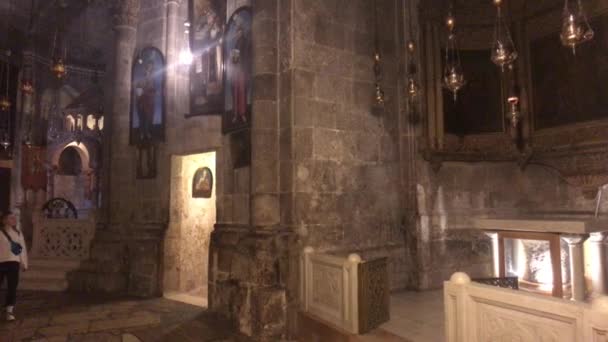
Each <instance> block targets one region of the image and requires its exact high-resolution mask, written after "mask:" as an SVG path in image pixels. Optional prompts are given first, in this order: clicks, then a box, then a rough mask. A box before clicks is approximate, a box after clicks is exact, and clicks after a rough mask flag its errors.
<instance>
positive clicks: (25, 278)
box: [19, 258, 80, 291]
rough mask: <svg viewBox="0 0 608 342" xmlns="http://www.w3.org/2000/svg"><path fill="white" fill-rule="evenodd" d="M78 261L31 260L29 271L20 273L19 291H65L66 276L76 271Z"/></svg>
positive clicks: (66, 285) (78, 264) (66, 284)
mask: <svg viewBox="0 0 608 342" xmlns="http://www.w3.org/2000/svg"><path fill="white" fill-rule="evenodd" d="M79 266H80V260H70V259H56V258H52V259H51V258H48V259H42V258H32V259H30V260H29V269H28V270H27V271H26V272H23V273H21V279H20V282H19V289H22V290H39V291H65V290H66V289H67V288H68V281H67V274H68V273H69V272H70V271H73V270H75V269H78V267H79Z"/></svg>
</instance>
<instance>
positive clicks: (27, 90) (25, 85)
mask: <svg viewBox="0 0 608 342" xmlns="http://www.w3.org/2000/svg"><path fill="white" fill-rule="evenodd" d="M21 92H22V93H24V94H26V95H31V94H33V93H34V84H33V83H32V81H30V80H28V79H25V80H23V81H21Z"/></svg>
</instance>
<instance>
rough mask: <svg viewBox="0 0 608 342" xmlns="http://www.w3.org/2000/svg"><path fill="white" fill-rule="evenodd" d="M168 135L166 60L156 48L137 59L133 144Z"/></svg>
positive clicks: (132, 89)
mask: <svg viewBox="0 0 608 342" xmlns="http://www.w3.org/2000/svg"><path fill="white" fill-rule="evenodd" d="M164 138H165V59H164V57H163V54H162V53H161V52H160V51H159V50H158V49H157V48H154V47H146V48H144V49H143V50H141V52H140V53H139V54H138V55H137V56H136V57H135V58H134V60H133V71H132V83H131V127H130V143H131V145H136V146H148V145H151V144H152V145H153V144H157V143H159V142H161V141H164Z"/></svg>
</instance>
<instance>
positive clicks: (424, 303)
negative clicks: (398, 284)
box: [380, 290, 445, 342]
mask: <svg viewBox="0 0 608 342" xmlns="http://www.w3.org/2000/svg"><path fill="white" fill-rule="evenodd" d="M444 321H445V318H444V314H443V291H441V290H438V291H424V292H402V293H396V294H393V295H392V296H391V320H390V321H389V322H387V323H385V324H383V325H382V326H380V328H381V329H383V330H386V331H388V332H391V333H393V334H395V335H397V336H399V337H403V338H405V339H407V340H410V341H412V342H440V341H441V342H443V341H444V340H445V339H444Z"/></svg>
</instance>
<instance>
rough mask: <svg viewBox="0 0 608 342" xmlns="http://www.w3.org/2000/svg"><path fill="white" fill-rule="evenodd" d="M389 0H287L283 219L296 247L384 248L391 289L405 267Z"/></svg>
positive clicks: (393, 19) (377, 252)
mask: <svg viewBox="0 0 608 342" xmlns="http://www.w3.org/2000/svg"><path fill="white" fill-rule="evenodd" d="M374 3H376V4H377V6H376V7H375V6H374ZM397 3H398V2H397V1H392V0H386V1H384V0H383V1H376V2H373V1H363V0H358V1H349V2H348V5H345V3H344V2H343V1H338V0H331V1H323V2H314V3H312V4H311V3H310V2H308V1H295V12H294V13H295V15H294V31H295V32H294V48H293V53H294V56H293V65H292V70H291V72H292V82H293V93H292V96H293V98H292V101H293V103H292V105H293V113H292V118H291V122H290V123H289V124H290V125H289V126H288V128H287V129H288V130H291V134H292V140H291V141H292V143H293V155H292V159H291V161H290V163H289V164H287V165H285V168H288V169H291V170H290V171H291V173H292V177H293V182H292V184H291V187H290V188H287V189H285V190H286V192H287V193H288V194H289V193H291V194H292V198H291V200H292V206H293V210H292V212H291V215H285V216H286V217H284V223H285V224H286V225H289V226H292V227H294V230H296V231H297V232H298V234H299V235H300V237H301V239H302V245H303V246H304V245H310V246H313V247H315V248H317V249H318V250H321V251H331V252H336V253H351V252H358V253H361V254H362V256H363V257H364V258H373V257H375V256H381V255H382V256H388V257H389V273H390V277H391V288H392V289H400V288H405V287H406V286H407V285H408V283H409V274H408V268H409V267H410V265H411V263H410V261H409V260H408V251H407V246H406V244H405V234H404V230H403V228H404V226H403V217H402V213H401V210H400V209H401V202H400V201H401V198H400V194H399V187H398V186H397V185H398V184H399V182H400V175H399V169H400V164H399V140H398V132H399V124H400V123H399V118H398V116H399V107H398V95H399V93H398V89H397V84H398V83H397V81H398V75H399V73H398V70H399V68H398V66H399V51H398V49H399V42H398V38H399V37H398V35H397V34H396V31H395V27H396V25H397V21H400V20H401V19H400V16H399V15H398V14H397V13H398V11H397ZM375 11H377V17H378V21H377V26H378V31H377V32H375V31H376V30H375V27H374V25H375V21H374V12H375ZM376 35H377V36H378V39H379V41H378V45H379V46H380V52H381V54H382V66H383V69H384V73H383V77H384V80H383V83H382V86H383V88H384V91H385V93H386V99H387V101H386V105H385V108H384V110H381V111H378V110H375V109H374V108H373V105H374V72H373V54H374V45H375V43H374V38H375V36H376ZM282 123H283V122H282ZM287 132H288V131H287ZM287 134H289V133H287Z"/></svg>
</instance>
